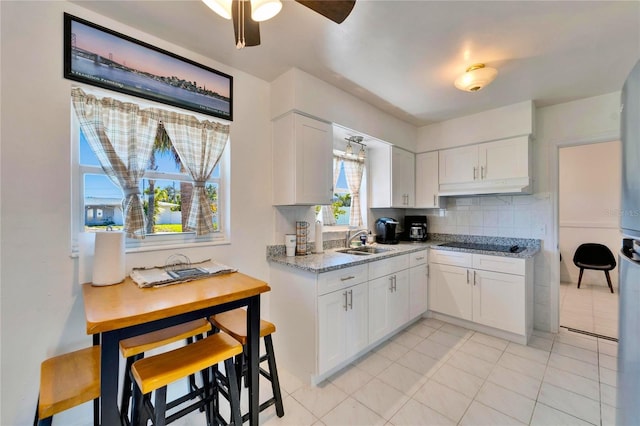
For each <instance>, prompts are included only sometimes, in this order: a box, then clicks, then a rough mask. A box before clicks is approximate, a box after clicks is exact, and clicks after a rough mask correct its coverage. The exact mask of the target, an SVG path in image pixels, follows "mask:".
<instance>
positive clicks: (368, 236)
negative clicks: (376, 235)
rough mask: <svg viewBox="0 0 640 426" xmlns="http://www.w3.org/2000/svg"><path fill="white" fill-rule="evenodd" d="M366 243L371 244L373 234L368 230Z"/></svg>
mask: <svg viewBox="0 0 640 426" xmlns="http://www.w3.org/2000/svg"><path fill="white" fill-rule="evenodd" d="M367 244H373V234H372V233H371V231H369V235H367Z"/></svg>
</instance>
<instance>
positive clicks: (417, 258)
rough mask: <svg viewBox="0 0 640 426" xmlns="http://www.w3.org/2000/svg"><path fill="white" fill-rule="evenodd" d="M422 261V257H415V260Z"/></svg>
mask: <svg viewBox="0 0 640 426" xmlns="http://www.w3.org/2000/svg"><path fill="white" fill-rule="evenodd" d="M422 259H424V256H420V257H416V260H422Z"/></svg>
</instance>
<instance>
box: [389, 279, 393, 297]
mask: <svg viewBox="0 0 640 426" xmlns="http://www.w3.org/2000/svg"><path fill="white" fill-rule="evenodd" d="M389 293H393V277H392V276H391V277H389Z"/></svg>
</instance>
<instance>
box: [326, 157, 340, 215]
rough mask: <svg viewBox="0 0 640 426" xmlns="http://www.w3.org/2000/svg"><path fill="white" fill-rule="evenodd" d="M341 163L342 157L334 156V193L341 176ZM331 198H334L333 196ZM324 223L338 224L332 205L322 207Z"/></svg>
mask: <svg viewBox="0 0 640 426" xmlns="http://www.w3.org/2000/svg"><path fill="white" fill-rule="evenodd" d="M341 161H342V158H341V157H339V156H337V155H334V156H333V191H334V192H335V190H336V185H337V184H338V176H340V162H341ZM332 195H333V194H332ZM331 198H333V196H332V197H331ZM322 223H323V224H324V225H335V224H336V217H335V216H334V215H333V209H332V208H331V205H328V206H322Z"/></svg>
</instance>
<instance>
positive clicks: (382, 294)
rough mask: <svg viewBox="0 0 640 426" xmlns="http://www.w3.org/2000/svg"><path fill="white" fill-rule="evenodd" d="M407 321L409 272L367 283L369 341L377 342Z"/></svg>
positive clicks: (404, 271)
mask: <svg viewBox="0 0 640 426" xmlns="http://www.w3.org/2000/svg"><path fill="white" fill-rule="evenodd" d="M408 320H409V271H407V270H406V269H405V270H402V271H398V272H396V273H393V274H390V275H386V276H384V277H380V278H376V279H373V280H371V281H369V341H371V342H374V341H377V340H379V339H381V338H383V337H384V336H386V335H387V334H389V333H390V332H392V331H393V330H395V329H396V328H398V327H400V326H401V325H402V324H404V323H406V322H407V321H408Z"/></svg>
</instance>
